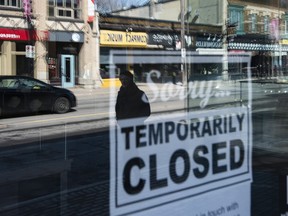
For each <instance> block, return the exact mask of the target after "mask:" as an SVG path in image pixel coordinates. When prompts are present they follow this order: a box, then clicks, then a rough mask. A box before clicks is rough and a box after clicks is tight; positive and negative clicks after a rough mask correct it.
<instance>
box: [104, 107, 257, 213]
mask: <svg viewBox="0 0 288 216" xmlns="http://www.w3.org/2000/svg"><path fill="white" fill-rule="evenodd" d="M249 113H250V111H249V109H248V108H247V107H235V108H229V109H222V110H210V111H202V112H192V113H186V114H169V115H164V116H162V117H161V119H159V118H158V119H151V120H149V121H147V122H145V124H143V123H142V124H141V123H138V121H137V120H136V119H135V120H129V121H123V122H120V123H119V125H118V126H117V127H116V130H115V134H113V133H112V131H111V133H112V134H111V150H110V151H111V154H110V155H111V171H110V174H111V185H110V210H111V212H110V213H111V215H159V214H160V212H162V213H163V211H164V210H165V212H166V213H165V214H164V215H176V214H177V212H179V211H183V212H182V213H180V214H177V215H187V214H188V213H189V215H195V216H204V215H205V216H208V215H211V216H212V215H245V216H247V215H249V214H246V213H247V212H246V211H248V210H247V209H246V207H247V206H250V183H251V181H252V171H251V146H252V141H251V119H250V115H249ZM112 143H113V144H112ZM229 196H231V197H232V198H233V199H231V197H230V198H229V199H228V197H229ZM177 206H178V207H179V206H181V208H180V209H179V208H176V207H177ZM229 206H232V207H231V208H234V209H235V211H228V209H229V208H228V207H229ZM233 206H234V207H233ZM176 209H178V210H176ZM249 209H250V208H249ZM209 211H211V212H213V211H216V212H218V213H217V214H213V213H210V214H209ZM231 212H232V213H231ZM230 213H231V214H230Z"/></svg>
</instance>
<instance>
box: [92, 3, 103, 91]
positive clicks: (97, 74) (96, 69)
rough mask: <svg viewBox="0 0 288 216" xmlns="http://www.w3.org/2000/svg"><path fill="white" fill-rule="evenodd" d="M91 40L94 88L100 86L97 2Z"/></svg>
mask: <svg viewBox="0 0 288 216" xmlns="http://www.w3.org/2000/svg"><path fill="white" fill-rule="evenodd" d="M92 38H93V39H94V40H93V43H92V44H93V45H94V47H95V48H94V50H95V54H94V55H93V60H92V70H93V71H92V79H93V81H94V88H96V87H99V86H101V78H100V62H99V61H100V48H99V46H100V41H99V39H100V31H99V13H98V7H97V0H94V20H93V29H92Z"/></svg>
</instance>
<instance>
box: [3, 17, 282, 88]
mask: <svg viewBox="0 0 288 216" xmlns="http://www.w3.org/2000/svg"><path fill="white" fill-rule="evenodd" d="M116 20H117V19H115V22H113V21H112V24H111V21H109V24H110V25H109V27H107V23H108V22H105V19H104V21H103V22H100V24H99V25H100V40H99V47H100V57H99V62H100V72H101V76H102V79H105V78H109V69H110V68H111V62H110V61H109V55H110V52H111V50H122V51H123V53H124V55H125V53H126V54H127V55H126V57H125V58H124V57H123V64H120V65H116V67H115V68H116V74H117V73H119V72H120V71H121V70H126V69H129V70H133V71H134V73H135V75H136V77H137V79H138V80H139V81H140V80H142V79H143V77H144V76H145V74H146V72H149V71H151V70H158V71H160V72H161V76H162V78H161V81H164V82H165V81H167V80H169V79H170V78H169V77H170V76H171V74H173V73H175V72H176V73H177V74H178V75H179V76H180V75H181V74H180V71H181V68H180V67H181V65H180V64H178V63H171V64H170V65H169V64H159V63H153V62H151V64H147V63H145V64H141V61H140V62H139V61H137V60H135V61H134V60H133V51H134V50H137V51H139V50H140V51H141V50H143V51H147V50H150V51H153V50H166V51H173V52H179V55H181V52H180V51H181V47H182V46H181V30H180V28H179V23H176V22H169V23H165V22H162V24H163V25H164V24H165V26H164V27H161V28H160V27H158V28H149V30H148V28H147V30H146V28H145V26H143V24H138V25H131V23H127V24H126V25H122V26H119V23H117V22H116ZM100 21H101V20H100ZM120 21H121V20H120ZM129 22H132V23H133V21H131V19H129ZM149 23H150V24H151V23H153V24H154V25H160V24H161V22H159V21H149ZM159 23H160V24H159ZM176 24H177V25H176ZM171 26H174V27H175V28H174V29H173V28H171ZM199 29H202V32H199V31H198V30H199ZM205 29H206V30H205ZM187 32H190V33H189V34H188V33H187ZM38 35H39V32H37V30H34V29H12V28H1V29H0V40H1V42H0V44H1V57H0V58H1V61H0V62H1V65H0V73H1V74H9V73H11V74H17V75H29V76H33V74H34V65H35V64H36V63H37V61H38V60H39V56H37V55H35V52H36V50H35V42H36V41H41V42H42V44H43V46H45V49H46V55H45V56H42V58H45V61H46V64H47V73H48V79H49V82H51V83H52V84H55V85H62V86H64V87H73V86H75V85H77V84H78V80H79V78H81V77H83V75H81V74H80V72H79V71H81V69H80V65H81V61H82V59H83V58H82V57H81V55H83V52H82V51H81V49H82V46H83V44H84V43H87V41H86V38H85V37H86V35H85V33H84V32H83V31H79V32H75V31H73V32H72V31H46V32H42V35H44V36H42V38H39V37H38ZM224 42H225V41H224V40H223V35H221V26H203V25H196V24H195V25H194V26H190V27H189V29H188V30H186V33H185V48H186V50H187V51H188V52H189V51H191V52H195V51H196V52H197V51H199V50H202V51H203V50H205V49H208V50H209V55H219V51H221V50H223V47H224V44H223V43H224ZM227 45H228V46H227V49H228V51H229V52H230V53H239V52H240V53H241V52H242V53H246V52H249V53H251V54H252V62H251V67H253V68H254V69H255V70H254V71H256V72H255V73H256V75H258V76H259V75H262V73H265V74H269V75H271V76H272V75H279V74H280V72H281V73H282V74H283V73H285V72H286V71H287V68H288V67H287V65H288V61H287V52H288V41H287V40H284V39H283V40H280V41H275V40H272V39H270V38H267V37H266V36H265V35H263V37H261V36H259V35H242V36H240V35H238V36H234V37H233V38H229V39H228V41H227ZM199 53H200V52H199ZM220 53H221V52H220ZM112 63H113V62H112ZM187 64H191V66H188V68H190V69H191V70H193V75H198V74H203V75H205V74H207V75H209V74H215V73H216V74H221V73H222V66H221V65H220V64H219V65H211V64H206V65H205V64H203V65H198V66H197V67H193V66H192V65H193V62H191V61H189V60H188V63H187ZM239 70H240V69H239V68H237V67H233V68H230V69H229V70H228V71H229V73H239ZM276 72H277V73H276ZM191 74H192V73H191ZM85 75H87V74H85V73H84V76H85Z"/></svg>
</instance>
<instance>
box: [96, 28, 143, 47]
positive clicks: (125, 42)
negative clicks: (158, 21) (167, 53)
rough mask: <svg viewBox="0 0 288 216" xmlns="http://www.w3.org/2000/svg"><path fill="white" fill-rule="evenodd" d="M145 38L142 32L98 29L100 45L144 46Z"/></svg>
mask: <svg viewBox="0 0 288 216" xmlns="http://www.w3.org/2000/svg"><path fill="white" fill-rule="evenodd" d="M147 38H148V37H147V34H146V33H144V32H121V31H108V30H107V31H106V30H102V31H100V45H107V46H115V47H117V46H129V47H146V46H147Z"/></svg>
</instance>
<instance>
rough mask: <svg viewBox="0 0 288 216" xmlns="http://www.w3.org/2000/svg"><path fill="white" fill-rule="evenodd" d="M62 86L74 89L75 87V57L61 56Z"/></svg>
mask: <svg viewBox="0 0 288 216" xmlns="http://www.w3.org/2000/svg"><path fill="white" fill-rule="evenodd" d="M67 60H69V62H70V64H68V65H67V64H66V62H67ZM67 67H69V68H67ZM68 69H69V70H68ZM61 84H62V87H63V88H72V87H74V86H75V56H74V55H61Z"/></svg>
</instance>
